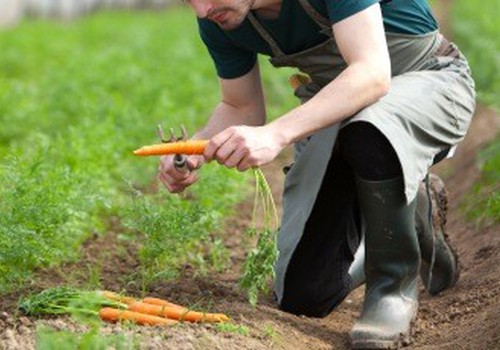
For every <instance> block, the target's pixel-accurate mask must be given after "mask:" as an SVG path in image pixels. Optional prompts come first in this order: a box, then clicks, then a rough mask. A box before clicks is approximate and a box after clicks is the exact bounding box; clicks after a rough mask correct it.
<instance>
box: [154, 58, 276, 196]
mask: <svg viewBox="0 0 500 350" xmlns="http://www.w3.org/2000/svg"><path fill="white" fill-rule="evenodd" d="M219 84H220V91H221V102H220V103H219V104H218V105H217V107H216V108H215V110H214V111H213V113H212V116H211V117H210V119H209V121H208V122H207V124H206V125H205V127H204V128H203V129H202V130H200V131H199V132H198V133H196V134H195V135H194V137H193V138H195V139H210V138H212V137H213V136H214V135H217V134H219V133H221V132H222V131H223V130H226V129H228V128H230V127H232V126H234V125H249V126H259V125H263V124H264V123H265V121H266V111H265V105H264V94H263V92H262V86H261V79H260V72H259V65H258V63H256V64H255V66H254V67H253V68H252V69H251V70H250V71H249V72H248V73H247V74H245V75H243V76H242V77H239V78H235V79H219ZM199 98H203V96H199ZM230 155H231V154H229V155H228V156H230ZM226 158H227V157H225V158H224V159H226ZM203 161H204V159H203V157H201V156H191V157H188V159H187V162H188V168H189V169H191V170H193V169H197V168H199V167H200V166H201V165H202V164H203ZM219 161H220V160H219ZM220 162H222V161H220ZM158 180H159V181H160V182H162V183H163V185H164V186H165V187H166V188H167V189H168V190H169V191H170V192H172V193H178V192H182V191H183V190H184V189H185V188H186V187H188V186H190V185H192V184H193V183H194V182H196V181H197V174H196V172H195V171H188V172H181V171H178V170H177V169H176V168H175V167H174V164H173V156H164V157H161V158H160V165H159V168H158Z"/></svg>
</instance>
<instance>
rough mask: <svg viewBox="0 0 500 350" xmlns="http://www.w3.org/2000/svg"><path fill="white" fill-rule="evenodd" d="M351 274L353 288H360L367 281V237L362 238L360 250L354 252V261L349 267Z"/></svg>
mask: <svg viewBox="0 0 500 350" xmlns="http://www.w3.org/2000/svg"><path fill="white" fill-rule="evenodd" d="M348 273H349V276H351V280H352V286H351V290H354V289H356V288H358V287H359V286H360V285H362V284H363V283H365V280H366V277H365V238H364V237H363V238H362V239H361V242H360V243H359V247H358V250H357V251H356V254H354V261H353V262H352V264H351V266H350V267H349V271H348Z"/></svg>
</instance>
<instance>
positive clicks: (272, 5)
mask: <svg viewBox="0 0 500 350" xmlns="http://www.w3.org/2000/svg"><path fill="white" fill-rule="evenodd" d="M282 1H283V0H255V2H254V3H253V5H252V7H251V9H252V10H254V11H255V13H257V15H259V16H260V17H262V18H265V19H276V18H278V17H279V15H280V10H281V3H282Z"/></svg>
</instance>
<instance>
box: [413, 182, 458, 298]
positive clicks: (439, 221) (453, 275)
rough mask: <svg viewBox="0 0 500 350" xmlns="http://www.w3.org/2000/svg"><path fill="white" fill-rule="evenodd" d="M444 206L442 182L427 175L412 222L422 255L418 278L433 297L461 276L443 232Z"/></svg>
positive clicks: (419, 192)
mask: <svg viewBox="0 0 500 350" xmlns="http://www.w3.org/2000/svg"><path fill="white" fill-rule="evenodd" d="M447 205H448V201H447V196H446V189H445V187H444V183H443V181H441V179H440V178H439V177H438V176H437V175H434V174H430V175H429V177H428V178H427V179H426V180H425V181H424V182H423V183H422V184H421V186H420V187H419V190H418V195H417V211H416V216H415V219H416V224H417V234H418V239H419V243H420V250H421V254H422V265H421V267H420V277H421V278H422V282H423V284H424V286H425V288H426V289H427V291H428V292H429V294H432V295H434V294H438V293H439V292H441V291H443V290H445V289H447V288H449V287H451V286H453V285H454V284H455V283H456V282H457V280H458V277H459V274H460V272H459V267H458V258H457V255H456V253H455V251H454V250H453V248H452V247H451V245H450V244H449V242H448V236H447V234H446V232H445V225H446V213H447V209H448V208H447Z"/></svg>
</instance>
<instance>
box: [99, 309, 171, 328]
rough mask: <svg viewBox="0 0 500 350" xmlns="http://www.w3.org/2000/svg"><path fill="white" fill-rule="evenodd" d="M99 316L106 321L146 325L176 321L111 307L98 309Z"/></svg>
mask: <svg viewBox="0 0 500 350" xmlns="http://www.w3.org/2000/svg"><path fill="white" fill-rule="evenodd" d="M99 316H100V317H101V319H102V320H103V321H106V322H118V321H130V322H133V323H135V324H139V325H147V326H168V325H173V324H176V323H178V321H176V320H169V319H167V318H163V317H158V316H152V315H147V314H143V313H139V312H133V311H129V310H120V309H114V308H111V307H105V308H102V309H101V310H100V311H99Z"/></svg>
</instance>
